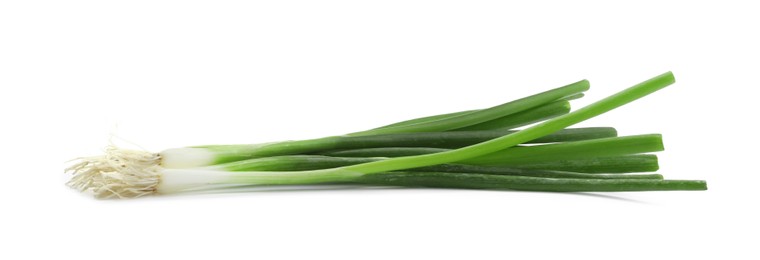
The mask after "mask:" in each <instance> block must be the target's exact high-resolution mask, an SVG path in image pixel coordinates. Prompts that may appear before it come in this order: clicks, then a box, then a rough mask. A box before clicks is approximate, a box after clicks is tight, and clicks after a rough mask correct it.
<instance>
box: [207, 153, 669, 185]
mask: <svg viewBox="0 0 760 260" xmlns="http://www.w3.org/2000/svg"><path fill="white" fill-rule="evenodd" d="M379 160H383V158H348V157H330V156H321V155H288V156H274V157H266V158H258V159H250V160H244V161H238V162H232V163H226V164H220V165H215V166H211V167H208V168H207V169H211V170H219V171H307V170H319V169H329V168H335V167H341V166H348V165H355V164H360V163H366V162H374V161H379ZM407 171H422V172H455V173H483V174H501V175H515V176H532V177H545V178H575V179H662V175H659V174H637V175H628V174H612V175H609V174H587V173H574V172H565V171H559V170H543V169H520V168H513V167H501V166H478V165H462V164H440V165H433V166H428V167H422V168H415V169H407Z"/></svg>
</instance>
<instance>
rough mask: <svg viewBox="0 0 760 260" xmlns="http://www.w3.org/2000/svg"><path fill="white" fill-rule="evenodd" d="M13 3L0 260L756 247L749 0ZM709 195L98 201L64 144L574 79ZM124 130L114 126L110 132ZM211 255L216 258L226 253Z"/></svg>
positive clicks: (348, 194)
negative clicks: (612, 106)
mask: <svg viewBox="0 0 760 260" xmlns="http://www.w3.org/2000/svg"><path fill="white" fill-rule="evenodd" d="M610 2H611V1H555V2H551V1H530V4H520V3H508V2H506V1H413V0H403V1H262V2H254V1H156V0H150V1H118V2H116V1H49V2H44V1H3V2H1V3H0V86H1V87H2V95H0V106H1V110H0V111H1V112H0V113H2V118H3V126H2V135H0V136H1V137H0V138H2V140H0V144H2V150H1V151H2V153H3V156H2V158H4V159H3V160H2V161H3V165H4V169H3V172H2V174H3V181H4V185H3V188H2V189H1V191H0V192H2V196H1V197H0V198H2V205H1V207H2V210H1V211H2V212H3V213H1V214H0V218H1V219H2V221H0V223H2V224H0V227H2V229H0V240H2V241H0V244H2V249H0V258H3V259H51V258H55V259H69V258H71V259H160V258H162V259H212V258H217V257H223V258H233V259H254V258H255V259H279V258H283V259H284V258H294V259H362V258H363V259H403V258H416V259H470V258H482V259H505V258H513V259H555V258H562V259H665V258H673V259H687V258H692V259H693V258H709V259H724V258H725V259H758V256H759V255H758V252H757V249H756V246H757V241H758V235H757V234H758V232H760V229H758V222H757V220H758V217H760V215H758V214H757V213H755V212H754V210H756V209H757V205H758V203H757V199H758V197H760V196H758V195H760V192H758V188H757V186H758V183H760V178H758V175H760V173H759V172H758V168H757V163H756V160H757V155H758V154H757V151H756V147H757V145H758V142H757V138H756V135H757V133H758V128H757V127H756V126H755V122H756V120H757V115H756V114H757V111H758V108H757V105H756V104H755V103H756V102H757V100H758V99H757V96H756V93H757V89H758V87H760V84H758V83H759V82H760V81H759V80H758V79H757V77H758V71H760V63H759V60H760V51H758V46H760V40H758V24H760V16H759V15H758V12H759V11H760V9H758V8H757V7H754V6H753V5H751V4H750V3H751V2H752V1H746V2H742V1H683V2H674V1H635V2H633V3H627V4H620V3H610ZM668 70H672V71H673V72H674V73H675V75H676V78H677V80H678V82H677V83H676V84H675V85H673V86H672V87H670V88H667V89H665V90H663V91H661V92H658V93H656V94H654V95H652V96H649V97H647V98H645V99H643V100H641V101H639V102H636V103H634V104H631V105H629V106H626V107H623V108H621V109H619V110H616V111H614V112H611V113H609V114H605V115H603V116H601V117H599V118H596V119H593V120H590V121H588V122H585V123H583V124H582V125H584V126H615V127H617V128H618V129H619V131H620V133H621V134H623V135H630V134H644V133H663V134H664V137H665V145H666V149H667V150H666V151H665V152H663V153H660V159H661V170H660V173H662V174H664V175H665V176H666V177H668V178H672V179H705V180H707V181H708V185H709V188H710V190H709V191H706V192H648V193H614V194H613V193H604V194H602V193H599V194H596V193H590V194H585V193H577V194H573V193H534V192H504V191H500V192H496V191H463V190H434V189H371V190H366V189H351V190H328V191H319V190H312V191H288V192H258V193H243V194H219V195H192V196H170V197H153V198H142V199H135V200H128V201H101V200H95V199H92V198H90V197H88V196H86V195H82V194H80V193H78V192H76V191H74V190H72V189H70V188H68V187H66V186H64V184H63V183H64V182H65V180H66V179H67V176H66V175H64V174H63V173H62V168H63V167H64V166H63V162H64V161H66V160H68V159H71V158H73V157H77V156H83V155H95V154H98V153H100V152H101V149H102V147H104V146H105V145H106V144H107V143H108V140H109V138H110V136H111V134H115V135H117V136H118V137H121V138H123V139H126V140H128V141H131V142H134V143H136V144H138V145H140V146H141V147H143V148H145V149H147V150H151V151H160V150H162V149H166V148H172V147H180V146H186V145H198V144H210V143H255V142H266V141H275V140H284V139H304V138H312V137H321V136H326V135H334V134H341V133H346V132H352V131H358V130H363V129H367V128H370V127H375V126H379V125H382V124H386V123H391V122H394V121H398V120H402V119H407V118H411V117H417V116H424V115H429V114H436V113H444V112H452V111H459V110H466V109H473V108H482V107H487V106H492V105H496V104H499V103H502V102H505V101H509V100H512V99H515V98H518V97H522V96H525V95H528V94H533V93H535V92H539V91H543V90H546V89H549V88H553V87H557V86H561V85H564V84H567V83H570V82H574V81H577V80H580V79H584V78H586V79H589V80H590V81H591V83H592V89H591V91H589V92H588V95H587V97H586V98H583V99H582V100H578V101H574V103H573V105H574V106H575V107H579V106H582V105H584V104H588V103H590V102H592V101H594V100H598V99H600V98H602V97H604V96H606V95H609V94H611V93H614V92H615V91H618V90H621V89H623V88H625V87H628V86H631V85H633V84H635V83H638V82H640V81H642V80H645V79H647V78H649V77H652V76H655V75H658V74H660V73H662V72H665V71H668ZM117 141H118V140H117ZM223 258H219V259H223Z"/></svg>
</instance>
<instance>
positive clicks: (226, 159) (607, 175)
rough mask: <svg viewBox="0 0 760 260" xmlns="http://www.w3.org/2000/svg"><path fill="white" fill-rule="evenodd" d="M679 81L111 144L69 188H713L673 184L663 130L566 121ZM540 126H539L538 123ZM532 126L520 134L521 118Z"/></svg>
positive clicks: (78, 166) (106, 191)
mask: <svg viewBox="0 0 760 260" xmlns="http://www.w3.org/2000/svg"><path fill="white" fill-rule="evenodd" d="M674 82H675V79H674V77H673V74H672V73H670V72H667V73H664V74H662V75H659V76H657V77H654V78H652V79H649V80H647V81H644V82H642V83H639V84H637V85H635V86H633V87H631V88H628V89H625V90H623V91H621V92H619V93H617V94H615V95H612V96H610V97H607V98H605V99H602V100H600V101H597V102H595V103H593V104H591V105H588V106H586V107H584V108H581V109H578V110H575V111H573V112H570V104H569V101H570V100H573V99H576V98H580V97H582V96H583V92H585V91H586V90H588V89H589V83H588V81H586V80H583V81H579V82H575V83H572V84H570V85H567V86H563V87H560V88H556V89H552V90H549V91H546V92H542V93H538V94H535V95H532V96H529V97H525V98H521V99H518V100H514V101H511V102H508V103H505V104H501V105H498V106H495V107H490V108H486V109H480V110H471V111H462V112H455V113H450V114H443V115H435V116H430V117H424V118H417V119H412V120H408V121H403V122H399V123H395V124H391V125H387V126H383V127H379V128H375V129H371V130H366V131H361V132H356V133H350V134H345V135H340V136H330V137H324V138H319V139H311V140H299V141H284V142H275V143H264V144H243V145H207V146H193V147H184V148H175V149H168V150H165V151H163V152H160V153H150V152H145V151H135V150H125V149H119V148H116V147H108V148H107V149H106V151H105V155H103V156H96V157H86V158H79V159H78V161H77V162H76V163H75V164H73V165H72V166H71V167H69V168H68V169H67V172H72V173H73V178H72V179H71V180H70V181H69V183H68V184H69V185H70V186H71V187H74V188H76V189H79V190H81V191H86V192H91V193H93V194H94V195H95V196H96V197H99V198H132V197H140V196H145V195H151V194H173V193H181V192H193V191H208V190H225V189H230V188H241V187H250V186H263V185H312V184H313V185H318V184H328V183H329V184H336V183H346V184H366V185H375V186H376V185H381V186H409V187H444V188H464V189H509V190H527V191H553V192H603V191H655V190H706V189H707V187H706V183H705V182H704V181H698V180H664V179H663V176H662V175H659V174H651V173H648V174H632V173H643V172H653V171H656V170H657V169H658V163H657V157H656V156H655V155H652V154H650V153H652V152H658V151H662V150H663V145H662V137H661V136H660V135H659V134H646V135H635V136H617V131H616V130H615V129H614V128H611V127H593V128H568V127H570V126H572V125H574V124H577V123H579V122H582V121H584V120H587V119H589V118H592V117H595V116H598V115H600V114H603V113H605V112H608V111H610V110H613V109H615V108H618V107H620V106H622V105H625V104H627V103H629V102H632V101H634V100H636V99H639V98H641V97H644V96H646V95H649V94H651V93H653V92H655V91H657V90H660V89H662V88H664V87H666V86H668V85H670V84H672V83H674ZM535 123H538V124H535ZM526 125H532V126H530V127H527V128H524V129H522V130H514V129H516V128H518V127H521V126H526Z"/></svg>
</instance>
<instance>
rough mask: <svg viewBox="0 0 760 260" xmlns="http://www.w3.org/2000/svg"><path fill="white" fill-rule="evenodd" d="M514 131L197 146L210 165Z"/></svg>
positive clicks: (450, 144)
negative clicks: (207, 154) (211, 157)
mask: <svg viewBox="0 0 760 260" xmlns="http://www.w3.org/2000/svg"><path fill="white" fill-rule="evenodd" d="M514 132H516V131H514V130H485V131H457V132H437V133H406V134H387V135H372V136H335V137H329V138H321V139H314V140H306V141H290V142H287V141H286V142H279V143H273V144H270V145H263V146H262V145H215V146H201V147H196V148H202V149H205V150H207V151H209V152H212V153H213V154H214V161H213V163H212V164H219V163H226V162H234V161H240V160H246V159H251V158H260V157H269V156H279V155H291V154H307V153H319V152H325V151H330V150H343V149H357V148H373V147H438V148H459V147H464V146H468V145H472V144H476V143H480V142H484V141H488V140H491V139H494V138H498V137H501V136H504V135H508V134H511V133H514ZM616 135H617V131H616V130H615V129H614V128H611V127H589V128H575V129H564V130H561V131H557V132H556V133H552V134H549V135H547V136H543V137H539V138H536V139H534V140H528V141H526V143H549V142H568V141H579V140H587V139H597V138H605V137H611V136H616Z"/></svg>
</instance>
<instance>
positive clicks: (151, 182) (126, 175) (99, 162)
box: [66, 145, 162, 199]
mask: <svg viewBox="0 0 760 260" xmlns="http://www.w3.org/2000/svg"><path fill="white" fill-rule="evenodd" d="M77 161H78V162H77V163H75V164H74V165H72V166H71V167H69V168H67V169H66V172H71V173H72V174H73V175H74V176H73V177H72V178H71V180H70V181H69V182H68V183H67V185H69V186H70V187H72V188H75V189H78V190H80V191H83V192H88V191H89V192H92V193H93V194H94V195H95V197H97V198H103V199H108V198H136V197H142V196H145V195H150V194H154V193H156V190H157V188H158V185H159V183H160V179H161V175H160V171H161V169H162V168H161V166H160V163H161V155H160V154H158V153H149V152H144V151H136V150H127V149H119V148H117V147H115V146H113V145H111V146H108V147H107V148H106V150H105V154H104V155H102V156H93V157H84V158H79V159H77Z"/></svg>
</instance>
